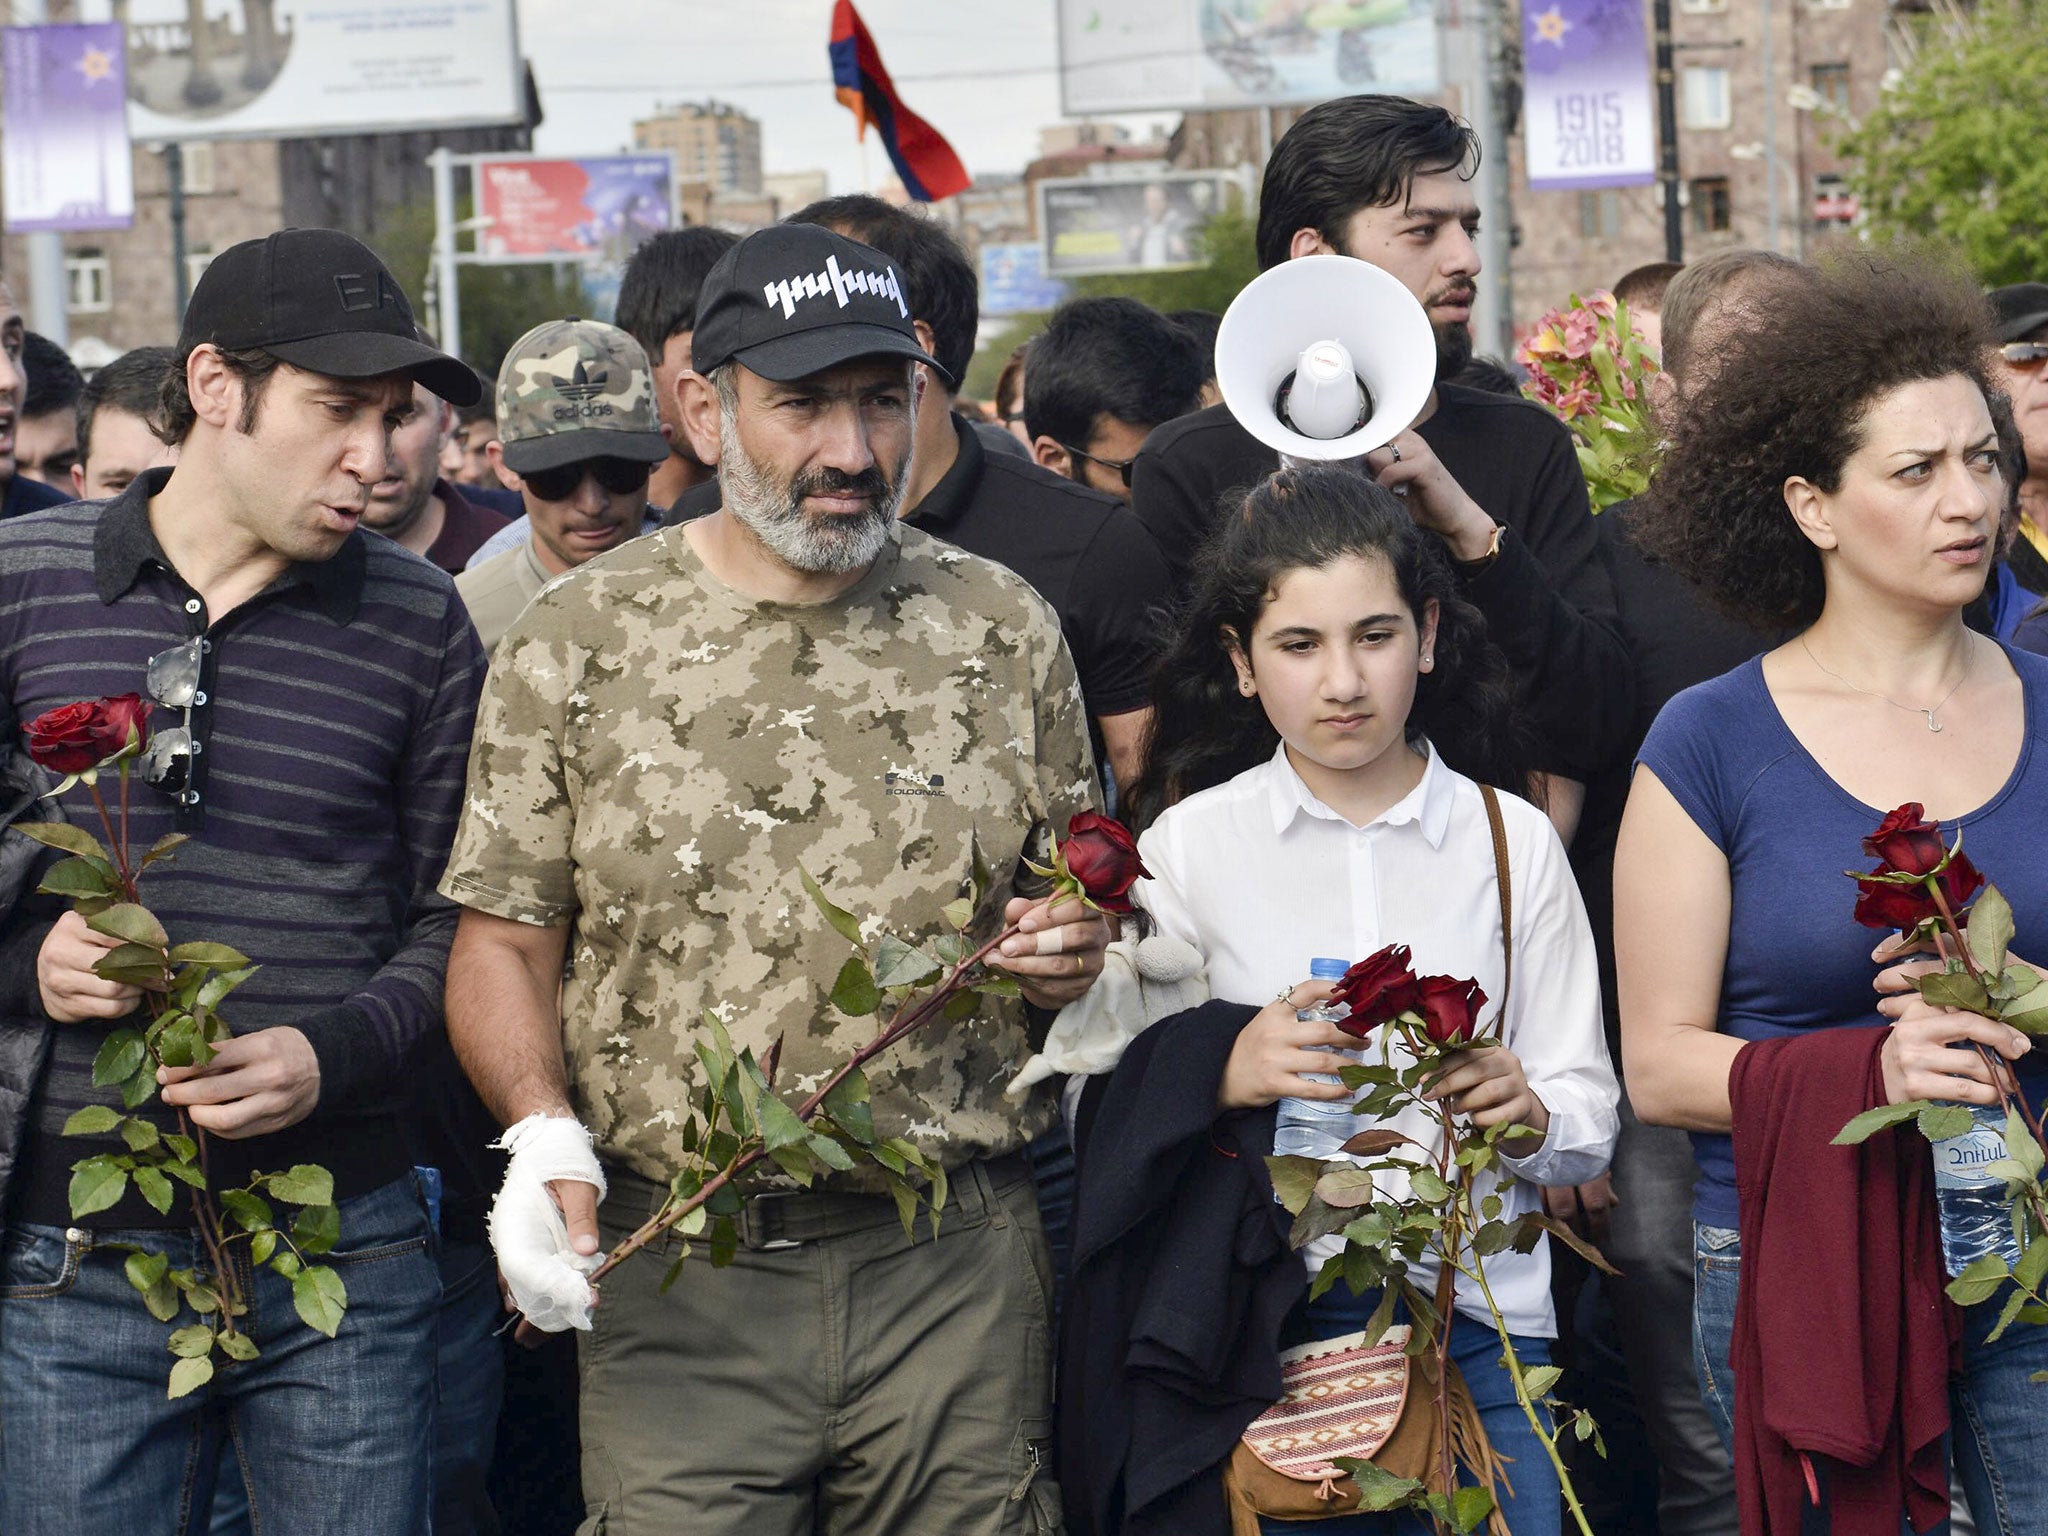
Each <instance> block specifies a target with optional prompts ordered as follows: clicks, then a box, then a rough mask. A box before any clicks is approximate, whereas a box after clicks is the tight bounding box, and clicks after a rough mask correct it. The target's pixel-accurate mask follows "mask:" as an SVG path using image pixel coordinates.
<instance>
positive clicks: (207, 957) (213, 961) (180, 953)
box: [152, 887, 249, 971]
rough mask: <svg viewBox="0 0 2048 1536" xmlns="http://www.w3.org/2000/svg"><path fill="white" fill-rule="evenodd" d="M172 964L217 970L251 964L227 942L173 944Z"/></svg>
mask: <svg viewBox="0 0 2048 1536" xmlns="http://www.w3.org/2000/svg"><path fill="white" fill-rule="evenodd" d="M152 889H153V887H152ZM171 964H173V965H204V966H210V967H212V968H213V969H214V970H216V971H239V970H241V969H243V968H244V967H246V966H247V965H248V964H249V957H248V956H247V955H245V954H243V953H242V952H241V951H240V950H239V949H230V948H229V947H228V946H227V945H225V944H207V943H204V942H201V943H195V944H173V945H172V946H171Z"/></svg>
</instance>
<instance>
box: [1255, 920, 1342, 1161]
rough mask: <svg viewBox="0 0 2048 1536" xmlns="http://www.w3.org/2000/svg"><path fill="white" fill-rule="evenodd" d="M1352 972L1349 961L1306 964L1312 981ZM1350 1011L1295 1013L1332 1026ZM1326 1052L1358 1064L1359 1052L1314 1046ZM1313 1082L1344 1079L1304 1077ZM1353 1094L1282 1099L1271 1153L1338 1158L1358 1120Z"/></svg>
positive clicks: (1314, 1074) (1318, 1075)
mask: <svg viewBox="0 0 2048 1536" xmlns="http://www.w3.org/2000/svg"><path fill="white" fill-rule="evenodd" d="M1350 969H1351V962H1350V961H1349V960H1332V959H1329V958H1327V957H1318V958H1316V959H1314V960H1311V961H1309V963H1308V974H1309V978H1310V979H1311V980H1313V981H1335V980H1337V979H1338V978H1339V977H1340V976H1342V975H1343V974H1344V973H1345V972H1346V971H1348V970H1350ZM1350 1013H1351V1010H1350V1009H1349V1008H1347V1007H1345V1006H1344V1004H1342V1003H1338V1004H1336V1005H1334V1006H1330V1005H1324V1006H1321V1007H1316V1008H1300V1009H1296V1010H1295V1015H1294V1016H1295V1017H1296V1018H1298V1019H1303V1020H1307V1019H1321V1020H1323V1021H1325V1022H1326V1023H1331V1024H1334V1023H1336V1021H1337V1020H1339V1019H1342V1018H1347V1017H1349V1015H1350ZM1314 1049H1316V1050H1319V1051H1328V1052H1329V1053H1330V1054H1331V1055H1333V1056H1337V1057H1340V1058H1341V1059H1343V1060H1345V1061H1357V1060H1359V1059H1360V1053H1359V1052H1357V1051H1346V1050H1342V1049H1340V1048H1339V1047H1337V1046H1334V1045H1319V1046H1316V1047H1314ZM1306 1076H1307V1077H1308V1080H1309V1081H1310V1082H1313V1083H1330V1084H1332V1085H1336V1086H1342V1083H1343V1079H1342V1078H1340V1077H1338V1076H1337V1075H1336V1074H1335V1073H1323V1072H1311V1073H1308V1074H1306ZM1356 1097H1357V1095H1356V1094H1352V1095H1349V1096H1347V1097H1345V1098H1341V1099H1333V1100H1329V1101H1325V1100H1322V1099H1282V1100H1281V1101H1280V1113H1279V1119H1278V1121H1277V1122H1276V1123H1275V1125H1274V1127H1273V1151H1274V1153H1275V1154H1276V1155H1277V1156H1281V1157H1322V1158H1329V1157H1335V1156H1336V1155H1337V1149H1338V1148H1339V1147H1341V1146H1343V1145H1344V1143H1345V1142H1347V1141H1349V1140H1350V1139H1351V1137H1352V1136H1353V1134H1355V1133H1356V1132H1357V1130H1358V1117H1357V1116H1356V1115H1354V1114H1352V1113H1351V1103H1352V1100H1353V1099H1354V1098H1356Z"/></svg>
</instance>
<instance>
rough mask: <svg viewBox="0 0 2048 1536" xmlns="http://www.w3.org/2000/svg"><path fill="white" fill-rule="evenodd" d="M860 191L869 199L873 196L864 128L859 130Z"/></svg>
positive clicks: (873, 180) (866, 134)
mask: <svg viewBox="0 0 2048 1536" xmlns="http://www.w3.org/2000/svg"><path fill="white" fill-rule="evenodd" d="M860 189H861V191H863V192H865V193H867V194H868V195H869V196H870V197H872V196H873V195H874V191H875V178H874V177H873V176H871V175H870V174H868V131H867V128H866V127H865V126H863V127H862V128H861V130H860Z"/></svg>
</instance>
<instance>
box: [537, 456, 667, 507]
mask: <svg viewBox="0 0 2048 1536" xmlns="http://www.w3.org/2000/svg"><path fill="white" fill-rule="evenodd" d="M653 473H654V466H653V465H652V464H647V463H643V462H642V461H640V460H638V459H578V460H577V461H576V462H575V463H574V464H557V465H556V466H555V467H554V468H553V469H536V470H535V471H534V472H533V473H532V474H530V475H521V476H520V477H519V478H520V479H522V480H524V481H525V482H526V485H527V488H528V489H529V490H531V491H532V492H533V494H534V495H536V496H538V497H539V498H540V499H541V500H542V501H567V500H568V499H569V498H570V497H571V496H573V495H575V494H576V488H577V487H578V486H580V485H581V484H583V477H584V476H585V475H588V476H590V478H591V479H593V480H595V481H596V482H597V483H598V484H599V485H601V486H603V487H604V488H605V489H606V490H607V491H610V492H611V493H612V494H613V495H614V496H625V495H628V494H629V493H631V492H633V491H637V490H640V489H642V488H643V487H644V486H645V485H646V484H647V477H648V476H649V475H651V474H653Z"/></svg>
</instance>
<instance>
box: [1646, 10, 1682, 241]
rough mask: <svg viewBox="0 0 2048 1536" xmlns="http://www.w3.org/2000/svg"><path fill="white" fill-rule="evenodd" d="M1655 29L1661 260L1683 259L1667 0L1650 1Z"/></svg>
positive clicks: (1675, 94)
mask: <svg viewBox="0 0 2048 1536" xmlns="http://www.w3.org/2000/svg"><path fill="white" fill-rule="evenodd" d="M1650 19H1651V23H1652V25H1653V26H1655V28H1656V30H1657V190H1658V191H1659V192H1660V193H1661V194H1662V195H1663V200H1664V259H1665V260H1666V261H1684V260H1685V210H1684V209H1683V208H1681V207H1680V206H1679V202H1678V70H1677V68H1676V67H1675V66H1674V65H1673V63H1672V58H1671V53H1672V50H1671V0H1654V4H1653V5H1652V6H1651V11H1650Z"/></svg>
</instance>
